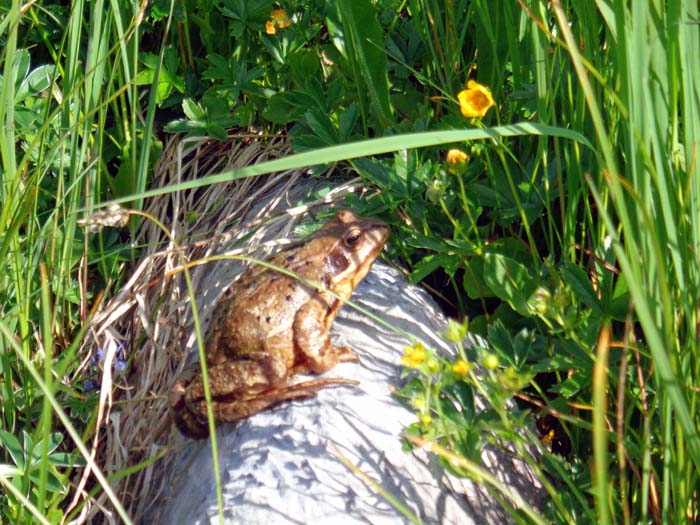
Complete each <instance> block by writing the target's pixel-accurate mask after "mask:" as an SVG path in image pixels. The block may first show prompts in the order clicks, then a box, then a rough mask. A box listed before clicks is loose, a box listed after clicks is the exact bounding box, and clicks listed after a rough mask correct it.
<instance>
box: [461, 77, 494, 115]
mask: <svg viewBox="0 0 700 525" xmlns="http://www.w3.org/2000/svg"><path fill="white" fill-rule="evenodd" d="M457 100H459V107H460V109H461V110H462V115H464V116H465V117H467V118H469V117H479V118H482V117H483V116H484V115H486V112H487V111H488V110H489V108H491V106H493V105H494V101H493V97H492V96H491V90H490V89H489V88H487V87H486V86H482V85H481V84H479V83H477V82H474V81H473V80H470V81H469V82H467V89H464V90H462V91H460V92H459V93H457Z"/></svg>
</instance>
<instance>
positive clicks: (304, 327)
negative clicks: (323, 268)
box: [293, 297, 360, 374]
mask: <svg viewBox="0 0 700 525" xmlns="http://www.w3.org/2000/svg"><path fill="white" fill-rule="evenodd" d="M328 310H329V309H328V305H327V304H326V303H325V302H324V301H323V300H321V298H319V297H317V298H315V299H313V300H311V301H309V302H308V303H306V304H305V305H304V306H302V307H301V308H300V309H299V311H298V312H297V313H296V316H295V317H294V327H293V330H294V341H295V343H296V345H297V348H298V349H299V352H300V353H301V356H299V360H298V361H300V362H298V363H297V365H296V366H295V367H294V372H295V373H307V372H313V373H314V374H322V373H324V372H326V371H327V370H330V369H331V368H333V367H334V366H335V365H336V364H338V363H339V362H342V361H359V360H360V359H359V357H357V356H356V355H355V353H354V352H353V351H352V350H350V348H349V347H347V346H339V347H336V346H333V343H332V342H331V338H330V335H329V333H328V331H329V328H330V322H329V320H327V319H326V315H327V313H328ZM332 320H333V319H330V321H332Z"/></svg>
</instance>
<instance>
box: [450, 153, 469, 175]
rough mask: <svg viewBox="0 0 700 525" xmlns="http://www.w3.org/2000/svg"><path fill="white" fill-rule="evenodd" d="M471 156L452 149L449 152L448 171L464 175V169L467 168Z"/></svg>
mask: <svg viewBox="0 0 700 525" xmlns="http://www.w3.org/2000/svg"><path fill="white" fill-rule="evenodd" d="M468 159H469V155H467V154H466V153H465V152H464V151H462V150H461V149H451V150H448V152H447V159H446V160H447V171H449V172H450V173H453V174H455V175H457V174H459V173H462V172H463V171H464V168H466V167H467V160H468Z"/></svg>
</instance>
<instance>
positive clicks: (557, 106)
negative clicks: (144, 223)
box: [0, 0, 700, 523]
mask: <svg viewBox="0 0 700 525" xmlns="http://www.w3.org/2000/svg"><path fill="white" fill-rule="evenodd" d="M144 5H145V4H144ZM143 8H144V9H145V11H143V12H142V11H141V10H140V9H142V7H140V6H139V5H138V3H136V4H134V3H125V2H119V1H116V2H109V3H106V2H103V1H97V2H93V3H84V2H77V3H75V2H74V3H73V4H71V5H70V6H66V5H63V4H61V3H51V2H38V3H29V4H27V5H26V6H24V8H23V10H21V9H20V4H19V2H17V1H14V2H12V3H10V4H9V5H6V6H3V7H0V123H1V125H2V127H1V128H0V160H1V165H0V200H1V201H2V203H3V206H2V210H1V211H0V256H2V257H3V260H5V261H6V267H7V271H6V272H5V273H4V274H3V275H2V276H0V304H1V305H2V306H0V313H1V314H2V315H1V316H0V317H1V319H0V329H1V332H0V397H2V401H3V403H2V411H1V412H0V442H2V447H3V448H2V450H1V451H0V483H2V484H3V487H4V488H6V489H7V490H5V491H4V492H3V493H2V495H0V512H1V513H2V516H3V519H5V518H6V519H7V520H9V521H10V522H13V523H28V522H30V521H31V520H32V519H35V520H42V519H43V520H44V521H46V519H48V520H49V521H50V522H58V521H60V519H61V518H62V508H64V506H65V502H63V498H65V495H66V490H65V487H66V485H67V476H68V475H69V472H70V468H71V467H73V466H75V465H77V464H78V463H79V460H78V456H77V455H76V454H75V452H74V451H75V447H80V446H81V444H82V443H81V442H80V440H79V438H78V436H77V433H76V434H75V435H73V434H72V433H69V435H70V440H72V441H69V440H68V439H67V438H66V437H63V435H62V434H57V433H56V431H55V429H54V422H53V419H54V416H58V415H59V413H60V411H59V410H58V409H57V408H56V407H59V408H62V409H66V410H67V411H68V412H70V413H71V414H72V416H73V421H74V423H77V424H78V425H79V426H80V428H83V427H82V425H84V424H85V423H86V421H87V422H89V421H90V416H91V412H90V407H91V403H92V402H93V401H88V402H86V399H91V400H94V395H93V394H90V393H88V392H83V391H82V389H81V388H78V387H76V385H70V386H60V387H59V384H60V383H61V382H65V381H66V378H69V377H71V373H72V372H73V371H74V369H75V367H76V366H77V356H76V352H77V350H76V348H77V347H78V346H79V344H80V339H81V337H82V333H83V331H84V329H85V327H86V325H87V323H88V322H89V319H88V317H86V311H87V307H88V306H90V304H91V301H93V300H94V298H95V297H96V292H97V291H102V290H106V291H107V293H110V292H111V291H114V290H116V289H118V286H119V283H120V282H121V280H122V279H123V278H124V275H123V274H122V272H123V263H124V262H125V261H129V260H130V259H131V258H133V256H134V255H135V254H134V253H132V251H131V249H130V248H129V246H130V241H131V238H130V231H121V230H116V229H115V230H112V231H110V232H105V233H101V234H99V235H96V236H91V237H88V236H86V235H85V234H84V232H83V231H82V229H81V228H79V227H78V225H77V220H78V218H80V217H82V216H83V215H84V214H85V213H86V212H89V211H91V210H92V209H93V208H94V207H96V206H99V205H100V204H101V203H102V202H104V201H107V200H110V199H120V198H121V199H132V200H133V202H132V204H133V206H134V207H135V208H138V207H139V206H140V202H141V201H140V199H143V198H145V196H147V195H153V194H156V193H158V192H164V191H174V190H177V189H185V188H189V187H193V185H204V184H207V183H213V182H215V181H217V180H223V179H225V178H227V177H243V176H252V175H255V174H260V173H265V172H268V171H271V170H274V169H287V168H290V167H299V166H306V165H311V164H314V165H316V168H315V172H316V173H322V172H323V169H324V168H325V166H328V165H330V164H331V163H335V162H338V161H339V160H344V159H350V164H351V166H352V167H353V168H354V170H355V171H356V172H357V173H358V174H359V175H360V176H361V177H362V178H363V180H364V181H365V183H366V184H367V186H369V187H372V188H378V189H380V190H381V191H378V192H376V193H374V194H372V197H371V198H370V199H365V200H361V199H359V198H358V197H357V196H350V197H349V199H348V202H349V204H350V205H351V206H353V207H355V208H357V209H358V211H360V212H364V213H372V214H379V215H382V216H383V217H385V218H386V219H387V220H388V221H389V222H390V223H391V224H392V226H393V229H394V233H393V236H392V246H391V250H392V252H391V253H390V257H392V258H394V259H397V260H400V261H401V262H402V263H403V264H404V265H405V266H406V267H407V268H408V271H409V275H410V278H411V279H412V281H414V282H416V283H424V284H426V285H428V286H429V287H430V288H431V289H432V290H435V291H436V292H437V295H438V296H439V297H440V298H441V299H442V300H443V304H444V305H445V306H446V307H447V308H448V309H449V310H450V312H451V313H452V314H453V315H454V316H455V317H458V318H460V319H466V318H467V315H468V316H469V317H470V329H471V331H472V332H474V333H477V334H480V335H481V336H483V338H484V341H485V343H487V345H486V344H484V345H483V346H479V345H477V346H473V347H470V348H468V347H466V346H462V343H461V341H462V339H463V336H464V331H465V328H466V321H464V322H461V323H457V322H452V323H451V324H450V325H449V327H448V333H447V334H446V337H447V339H448V340H450V341H452V342H455V343H457V347H458V356H457V357H456V358H451V359H448V358H445V357H440V356H437V355H435V353H434V352H432V350H431V349H428V348H421V347H418V346H417V345H412V346H411V347H409V351H407V356H406V359H405V364H406V365H407V368H409V369H410V370H411V371H412V379H411V380H410V381H409V382H408V384H407V386H406V387H405V388H404V390H403V396H405V398H406V399H407V400H408V401H409V403H410V404H411V405H412V406H413V407H414V408H415V410H416V412H417V416H418V422H417V423H416V424H415V425H413V426H412V427H411V428H410V429H408V433H409V434H410V435H414V436H416V435H420V436H423V437H424V438H426V439H429V440H431V441H433V442H435V443H438V444H440V445H443V446H444V447H446V450H448V452H449V453H451V454H457V455H458V456H461V457H463V458H467V459H472V460H474V461H478V460H479V456H478V452H479V451H480V449H481V446H482V445H484V444H487V443H488V444H491V445H495V446H498V445H499V444H502V443H505V442H508V443H510V445H511V446H510V450H512V451H514V452H515V453H516V454H517V455H519V456H520V457H522V458H523V459H524V460H525V461H528V462H530V463H531V466H532V467H533V468H534V469H535V471H536V472H538V473H540V475H541V480H542V482H543V484H544V485H545V487H546V489H547V490H548V492H549V494H550V500H549V502H548V503H547V504H546V505H545V507H544V508H543V512H545V514H546V515H545V517H544V518H543V517H542V516H539V517H538V516H535V515H534V514H531V515H528V517H527V518H523V517H522V516H520V515H519V518H522V519H523V520H532V521H539V520H540V519H547V520H551V521H554V522H569V523H592V522H601V523H609V522H611V521H621V522H624V523H633V522H649V521H656V522H681V521H688V520H690V521H697V518H698V514H699V511H698V508H697V489H696V488H695V487H696V486H697V485H698V479H697V471H698V467H700V445H699V444H698V442H697V439H696V438H695V436H696V434H697V427H698V424H699V423H700V421H698V419H699V418H698V408H697V401H696V398H697V396H696V395H695V393H696V392H695V385H697V384H699V383H700V378H698V370H700V366H698V358H697V356H698V355H699V352H698V343H697V341H698V334H697V327H698V326H699V323H698V313H697V297H698V296H700V272H699V271H698V266H699V265H698V253H700V245H699V244H700V240H699V239H700V229H699V228H700V227H699V226H698V224H699V222H698V220H697V217H698V215H699V213H698V210H700V197H699V195H700V171H699V170H700V163H698V161H697V145H698V142H699V141H700V95H699V93H700V87H699V86H698V82H700V63H698V61H697V60H696V59H695V54H694V52H695V51H696V50H697V49H699V48H700V25H698V20H700V12H698V7H697V5H694V3H692V2H687V1H685V0H673V1H671V2H666V3H663V4H653V5H647V3H644V2H640V1H632V2H610V1H607V0H600V1H597V2H595V3H594V4H591V3H589V2H583V1H579V0H568V1H562V2H546V1H544V0H524V1H522V2H506V3H503V4H502V5H499V8H498V9H493V6H492V4H491V3H489V2H487V1H485V0H474V1H468V0H455V1H449V2H437V1H434V0H425V1H418V0H408V1H407V2H395V1H390V0H383V1H379V2H375V1H370V0H356V1H353V2H340V3H335V4H333V3H328V2H320V1H317V0H304V1H298V2H288V1H283V2H279V3H273V2H272V1H271V0H206V1H203V2H194V1H191V0H185V1H183V2H178V3H172V2H170V1H169V0H157V1H155V2H149V3H148V6H147V8H146V7H143ZM273 29H274V30H273ZM468 80H476V81H478V82H479V83H480V84H482V85H484V86H487V87H488V88H490V92H491V93H492V95H493V98H494V99H495V102H496V104H495V107H494V108H491V109H489V110H488V112H487V113H486V115H485V116H484V117H483V118H482V119H474V118H470V119H467V118H465V117H464V116H463V115H462V114H461V112H460V106H459V104H458V99H457V94H458V93H459V92H460V91H461V90H462V89H464V87H465V85H466V82H467V81H468ZM514 123H518V124H514ZM234 126H250V127H253V128H256V129H259V130H262V131H263V132H266V133H277V132H278V131H280V130H281V129H284V130H286V131H287V132H288V134H289V136H290V137H291V138H292V140H293V145H294V148H295V149H296V150H297V151H300V152H305V153H301V154H300V155H298V156H295V157H289V158H286V159H278V160H276V161H272V162H270V163H268V164H264V165H256V166H251V167H250V168H246V169H244V170H241V171H240V172H236V173H233V174H230V173H229V174H221V175H219V176H217V177H213V178H210V179H208V180H201V181H194V182H188V183H187V184H182V185H179V186H178V187H176V188H169V189H159V188H154V189H150V190H149V192H146V189H147V188H148V186H149V180H148V175H149V171H150V167H151V166H152V164H153V162H154V161H155V159H156V158H157V156H158V154H159V152H160V145H159V143H158V141H157V140H155V139H154V129H155V128H156V127H157V128H159V129H161V128H162V129H163V131H165V132H166V133H175V132H178V133H180V132H181V133H185V134H187V135H191V136H203V135H204V136H209V137H212V138H215V139H218V140H225V139H226V137H227V133H228V130H229V129H230V128H231V127H234ZM370 137H373V140H362V139H368V138H370ZM587 139H588V140H587ZM589 141H592V142H594V144H591V142H589ZM582 146H583V147H582ZM326 147H327V148H326ZM318 148H326V149H321V150H317V149H318ZM447 150H453V151H452V152H450V153H448V151H447ZM623 167H624V168H623ZM135 195H137V196H138V198H135V197H134V196H135ZM131 226H132V227H133V225H131ZM81 265H84V268H85V272H82V273H81V272H80V271H79V268H81ZM42 268H43V269H44V270H42ZM86 276H88V277H86ZM487 346H488V347H487ZM52 370H53V371H54V372H60V373H59V374H58V376H60V377H58V378H55V377H52V375H51V372H52ZM477 372H478V374H477ZM42 385H43V386H42ZM477 394H478V395H477ZM91 396H92V397H91ZM481 400H484V402H485V403H486V407H485V408H484V410H477V406H479V405H480V403H481ZM514 403H517V405H514ZM514 407H517V409H516V408H514ZM528 414H532V415H534V417H530V416H529V415H528ZM533 419H534V420H535V421H536V422H537V424H538V425H540V423H542V422H543V421H545V420H546V421H549V422H550V423H551V422H553V423H551V428H545V429H544V430H543V429H541V428H540V431H541V434H540V435H534V433H533V432H532V431H531V430H530V425H529V423H531V422H532V420H533ZM62 424H63V425H64V426H66V425H65V423H64V422H63V420H62ZM548 424H549V423H548ZM532 446H535V447H537V448H538V449H539V451H540V454H541V459H540V460H539V461H538V463H537V464H533V463H532V460H531V459H529V458H530V456H529V455H528V454H527V453H526V450H528V449H529V447H532ZM81 450H82V449H81ZM442 461H443V462H444V464H445V465H446V467H447V468H450V469H452V470H453V471H454V472H455V473H457V474H459V475H473V471H471V470H469V469H466V468H465V467H463V466H462V467H459V466H456V464H455V462H454V461H452V459H448V458H447V457H443V458H442ZM590 465H593V468H589V466H590ZM104 490H108V488H107V486H106V484H105V487H104ZM116 507H117V508H119V507H118V505H116ZM513 512H514V513H515V512H516V511H515V510H513ZM123 518H124V517H123ZM127 520H128V518H127ZM47 522H48V521H47Z"/></svg>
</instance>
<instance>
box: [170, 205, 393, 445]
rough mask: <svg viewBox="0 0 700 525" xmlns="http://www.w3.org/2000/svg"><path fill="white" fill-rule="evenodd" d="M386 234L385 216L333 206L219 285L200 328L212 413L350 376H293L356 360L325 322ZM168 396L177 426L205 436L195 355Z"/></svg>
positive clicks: (253, 408) (226, 414)
mask: <svg viewBox="0 0 700 525" xmlns="http://www.w3.org/2000/svg"><path fill="white" fill-rule="evenodd" d="M388 235H389V227H388V226H387V225H386V224H385V223H384V222H382V221H380V220H378V219H373V218H367V217H361V216H358V215H356V214H355V213H354V212H353V211H351V210H347V209H342V210H339V211H338V212H337V213H336V214H335V217H334V218H332V219H331V220H329V221H328V222H326V223H325V224H324V225H323V226H322V227H321V228H320V229H319V230H317V231H316V232H315V233H313V234H312V235H310V236H309V237H307V238H305V239H303V240H301V241H299V242H298V243H295V244H292V245H290V246H288V247H287V248H285V249H283V250H281V251H279V252H278V253H276V254H275V255H273V256H272V257H271V258H270V259H268V260H267V261H264V262H263V264H256V265H254V266H252V267H251V268H250V269H248V270H247V271H245V272H244V273H243V274H242V275H241V276H240V277H239V279H238V280H236V281H234V283H233V284H231V285H230V286H229V287H228V288H227V289H226V290H225V291H224V292H223V294H222V295H221V297H220V298H219V299H218V301H217V303H216V305H215V307H214V310H213V315H212V318H211V321H210V323H209V328H208V330H207V334H206V336H205V338H204V341H205V342H204V348H205V356H206V368H207V376H208V384H209V389H210V393H211V400H212V410H213V414H214V418H215V420H216V421H217V422H229V423H236V422H238V421H240V420H242V419H245V418H247V417H249V416H252V415H254V414H257V413H259V412H261V411H263V410H265V409H268V408H270V407H272V406H275V405H278V404H280V403H283V402H285V401H290V400H294V399H301V398H308V397H313V396H315V395H316V394H317V393H318V391H319V390H321V389H324V388H327V387H331V386H340V385H354V384H357V381H355V380H352V379H346V378H314V379H307V380H302V381H300V382H295V381H294V380H295V377H296V376H297V375H299V374H304V375H320V374H323V373H325V372H327V371H328V370H330V369H332V368H333V367H334V366H335V365H336V364H338V363H341V362H346V361H356V362H357V361H359V358H358V357H357V355H356V354H355V353H354V352H353V351H352V350H351V349H350V347H348V346H335V345H334V344H333V343H332V341H331V338H330V329H331V325H332V324H333V321H334V320H335V318H336V315H337V314H338V311H339V310H340V308H341V307H342V306H343V304H344V303H345V302H346V301H347V300H348V299H349V298H350V296H351V294H352V292H353V290H354V289H355V287H356V286H357V285H358V284H359V283H360V281H362V279H363V278H364V277H365V276H366V275H367V273H368V272H369V270H370V268H371V267H372V265H373V263H374V261H375V259H376V258H377V256H378V255H379V253H380V252H381V250H382V248H383V247H384V244H385V242H386V240H387V238H388ZM169 404H170V411H171V415H172V419H173V420H174V422H175V425H176V427H177V428H178V430H179V431H180V432H181V433H182V434H184V435H185V436H187V437H191V438H195V439H202V438H206V437H208V436H209V427H208V422H207V405H206V400H205V396H204V380H203V378H202V373H201V369H200V367H199V365H198V364H195V365H191V366H190V367H188V368H186V369H185V371H184V372H183V373H182V375H181V376H180V377H179V378H178V379H177V380H176V382H175V383H174V385H173V387H172V388H171V390H170V393H169Z"/></svg>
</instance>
